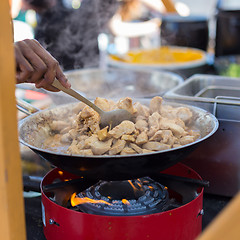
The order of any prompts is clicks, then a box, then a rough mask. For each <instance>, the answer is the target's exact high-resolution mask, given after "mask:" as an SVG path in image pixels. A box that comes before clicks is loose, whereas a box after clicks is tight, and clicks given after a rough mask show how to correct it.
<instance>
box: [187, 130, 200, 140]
mask: <svg viewBox="0 0 240 240" xmlns="http://www.w3.org/2000/svg"><path fill="white" fill-rule="evenodd" d="M188 133H189V134H190V135H191V136H194V140H197V139H198V138H199V137H201V134H200V132H199V130H190V131H188Z"/></svg>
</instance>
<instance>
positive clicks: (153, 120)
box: [148, 112, 161, 129]
mask: <svg viewBox="0 0 240 240" xmlns="http://www.w3.org/2000/svg"><path fill="white" fill-rule="evenodd" d="M160 120H161V116H160V114H159V113H157V112H154V113H153V114H152V115H151V116H150V117H149V119H148V125H149V127H150V128H151V127H154V128H157V129H159V128H160V127H159V122H160Z"/></svg>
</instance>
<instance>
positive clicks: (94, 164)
mask: <svg viewBox="0 0 240 240" xmlns="http://www.w3.org/2000/svg"><path fill="white" fill-rule="evenodd" d="M134 101H135V100H134ZM138 101H139V100H138ZM149 102H150V99H149V100H148V99H143V100H141V103H143V104H146V105H148V104H149ZM167 104H170V105H174V106H186V105H183V104H175V103H167ZM74 106H76V103H71V104H67V105H60V106H58V107H55V108H52V109H46V110H43V111H39V112H36V113H34V114H32V115H30V116H28V117H26V118H25V119H23V120H21V122H20V123H19V139H20V142H21V143H22V144H24V145H26V146H28V147H29V148H30V149H32V150H33V151H34V152H36V153H37V154H39V155H40V156H41V157H42V158H44V159H45V160H47V161H49V162H50V163H51V164H53V165H54V166H57V167H59V168H61V169H63V170H65V171H68V172H70V173H73V174H77V175H80V176H83V177H88V178H92V179H102V180H123V179H135V178H138V177H143V176H150V175H152V174H156V173H158V172H159V171H161V170H164V169H166V168H168V167H170V166H172V165H174V164H176V163H177V162H179V161H181V160H183V159H184V158H185V157H186V156H187V155H188V154H189V153H190V152H192V151H193V150H194V149H195V148H196V147H197V146H198V145H199V144H201V142H202V141H204V140H205V139H207V138H209V137H210V136H211V135H212V134H214V133H215V132H216V130H217V128H218V120H217V119H216V118H215V117H214V116H213V115H212V114H210V113H209V112H207V111H205V110H203V109H200V108H197V107H194V106H188V105H187V107H189V108H190V109H191V110H192V112H193V114H194V117H193V121H192V123H191V125H192V127H194V128H197V129H199V130H200V133H201V138H200V139H199V140H197V141H195V142H193V143H191V144H187V145H185V146H181V147H178V148H173V149H170V150H164V151H158V152H152V153H145V154H135V155H114V156H106V155H104V156H82V155H70V154H65V153H61V152H53V151H49V150H46V149H43V148H42V147H41V145H42V142H43V141H44V139H46V137H48V136H49V134H50V130H49V126H48V123H49V122H50V121H51V118H52V116H53V115H54V114H58V115H59V118H61V117H62V118H64V114H71V112H72V109H73V108H74Z"/></svg>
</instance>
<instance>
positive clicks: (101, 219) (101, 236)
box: [41, 163, 203, 240]
mask: <svg viewBox="0 0 240 240" xmlns="http://www.w3.org/2000/svg"><path fill="white" fill-rule="evenodd" d="M59 171H61V170H60V169H57V168H56V169H54V170H52V171H51V172H49V173H48V174H47V175H46V176H45V177H44V179H43V182H42V186H44V185H47V184H50V183H52V181H53V180H54V179H56V178H60V179H64V178H72V179H73V178H78V177H79V176H74V175H72V174H70V173H67V172H63V171H61V172H62V173H63V174H59ZM61 172H60V173H61ZM164 173H167V174H172V175H176V176H182V177H189V178H194V179H201V177H200V176H199V175H198V174H197V173H196V172H194V171H193V170H192V169H190V168H189V167H187V166H185V165H183V164H181V163H179V164H176V165H174V166H173V167H171V168H169V169H167V170H165V171H164ZM42 186H41V188H42ZM198 193H199V195H198V197H197V198H195V199H194V200H193V201H191V202H189V203H188V204H185V205H183V206H181V207H179V208H176V209H173V210H169V211H166V212H162V213H155V214H149V215H141V216H126V217H124V216H120V217H119V216H99V215H92V214H87V213H81V212H77V211H74V210H70V209H67V208H64V207H62V206H59V205H57V204H55V203H54V202H52V201H51V200H50V199H49V198H48V196H47V195H46V194H45V193H44V192H43V191H42V212H43V223H44V234H45V236H46V238H47V240H66V239H71V240H76V239H78V240H113V239H114V240H159V239H163V240H193V239H195V238H196V237H197V236H198V235H199V234H200V233H201V230H202V215H201V214H200V211H201V210H202V202H203V188H199V189H198Z"/></svg>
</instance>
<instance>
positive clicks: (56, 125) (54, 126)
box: [50, 120, 69, 132]
mask: <svg viewBox="0 0 240 240" xmlns="http://www.w3.org/2000/svg"><path fill="white" fill-rule="evenodd" d="M66 127H69V123H68V122H65V121H61V120H54V121H52V122H51V123H50V128H51V130H52V131H56V132H60V131H61V130H63V129H64V128H66Z"/></svg>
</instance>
